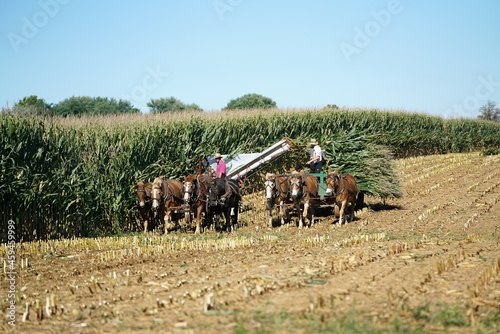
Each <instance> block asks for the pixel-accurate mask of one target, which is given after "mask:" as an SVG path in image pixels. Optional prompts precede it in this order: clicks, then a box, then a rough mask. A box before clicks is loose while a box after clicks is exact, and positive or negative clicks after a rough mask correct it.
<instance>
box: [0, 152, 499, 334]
mask: <svg viewBox="0 0 500 334" xmlns="http://www.w3.org/2000/svg"><path fill="white" fill-rule="evenodd" d="M397 166H398V172H399V175H400V181H401V184H402V186H403V190H404V196H403V198H401V199H397V200H387V201H386V202H385V203H383V202H382V201H381V200H380V199H377V198H370V197H368V198H365V202H366V203H367V204H369V206H368V208H365V209H363V210H362V211H358V212H357V218H356V220H355V221H353V222H350V223H348V224H345V225H342V226H337V225H334V224H332V222H333V221H332V220H333V219H332V217H320V221H318V222H317V223H316V224H315V225H314V226H313V227H312V228H309V229H303V230H298V229H297V228H296V227H295V226H291V225H292V224H290V226H285V227H281V228H273V229H270V228H267V227H266V226H265V225H266V223H265V221H266V213H265V212H264V211H263V210H264V199H263V195H262V194H256V196H252V197H249V198H245V201H246V202H253V204H255V207H256V209H255V210H253V211H247V212H244V213H242V214H241V217H240V219H241V221H243V222H245V223H246V224H247V225H246V226H245V227H243V228H241V229H239V230H238V231H237V232H236V233H233V234H224V235H220V236H216V235H214V234H210V233H209V234H208V236H206V235H205V236H202V237H200V238H197V237H194V236H192V235H189V234H182V233H178V234H176V235H174V236H173V237H171V238H173V239H172V240H177V243H176V245H177V246H175V247H180V248H179V249H177V248H176V250H175V251H165V250H163V248H162V247H163V246H162V244H161V241H158V240H161V238H160V237H157V236H153V237H151V242H150V243H151V245H150V246H144V247H142V248H141V247H135V248H134V245H133V244H132V245H129V247H128V248H129V249H130V251H129V253H126V252H125V251H120V250H119V249H115V250H114V252H112V251H111V250H109V249H106V247H104V246H103V250H101V251H99V250H95V249H89V250H88V251H79V252H77V251H75V250H73V249H71V248H67V249H66V250H64V249H62V248H58V249H54V253H53V254H52V253H47V252H45V251H42V253H43V254H39V255H34V254H29V255H23V254H19V256H18V257H19V258H28V260H29V264H30V266H29V267H28V268H24V269H20V270H19V272H20V274H19V277H18V278H17V282H16V284H17V286H18V288H19V289H21V288H23V289H22V290H23V291H22V292H21V295H23V294H24V297H25V298H24V299H22V300H21V303H22V305H23V306H22V307H21V306H19V305H18V308H17V315H16V328H15V329H16V330H17V331H18V332H29V333H35V332H40V333H78V332H82V333H114V332H123V333H135V332H139V331H144V332H157V333H160V332H162V333H234V332H239V333H245V332H271V333H290V332H294V333H312V332H315V333H317V332H321V331H324V332H332V331H334V330H335V329H344V331H347V330H348V329H349V328H353V326H358V327H354V328H355V329H356V328H357V329H359V330H361V331H362V330H363V328H364V329H366V330H369V329H372V330H373V329H379V328H381V329H384V328H385V329H386V330H387V329H390V330H392V331H395V330H396V329H398V328H399V329H401V330H402V331H404V328H407V329H410V331H411V330H412V329H413V330H416V329H421V330H424V331H425V332H439V331H442V330H448V331H452V332H464V333H465V332H467V333H468V332H476V330H477V328H480V329H483V330H484V332H486V333H488V332H492V333H493V332H496V331H500V327H498V326H500V325H499V324H498V322H499V319H500V315H499V309H500V303H499V301H500V269H499V265H500V245H499V242H500V219H499V218H500V203H499V202H500V187H499V186H500V156H493V157H483V156H482V155H480V154H478V153H471V154H450V155H442V156H428V157H420V158H415V159H405V160H399V161H398V162H397ZM205 240H212V242H214V244H213V246H211V247H210V249H209V250H207V249H200V248H202V246H201V244H202V242H203V241H205ZM198 243H200V246H196V245H198ZM179 244H180V245H181V246H179ZM217 245H225V246H220V247H219V246H217ZM184 246H185V247H184ZM172 247H174V246H172ZM183 248H184V249H183ZM195 248H198V250H195ZM205 248H206V247H205ZM215 248H222V249H217V250H216V249H215ZM20 252H21V253H22V252H23V251H22V250H20ZM56 255H63V256H64V257H55V256H56ZM68 256H69V257H68ZM127 271H128V273H129V275H127ZM1 290H2V291H6V290H7V285H6V282H5V281H2V283H1ZM51 294H53V295H54V296H55V299H56V303H57V310H56V311H55V313H56V314H55V315H52V316H51V317H47V316H45V317H44V319H43V320H37V317H36V310H35V306H32V307H31V309H30V314H29V319H28V320H27V321H26V322H22V321H21V319H22V316H23V311H24V308H25V306H24V305H25V304H26V302H33V301H34V300H36V299H39V300H40V301H41V303H42V305H43V307H44V311H45V299H46V297H49V296H50V295H51ZM7 305H8V304H7V300H6V298H5V297H3V298H2V308H3V309H5V307H6V306H7ZM61 306H63V307H64V311H62V310H61ZM491 321H494V323H493V325H491V323H490V322H491ZM495 322H496V325H495ZM398 324H399V327H398ZM486 324H489V325H486ZM349 326H350V327H349ZM495 326H497V327H495ZM10 330H11V327H10V326H9V325H8V324H7V320H5V321H3V323H2V324H1V325H0V331H10Z"/></svg>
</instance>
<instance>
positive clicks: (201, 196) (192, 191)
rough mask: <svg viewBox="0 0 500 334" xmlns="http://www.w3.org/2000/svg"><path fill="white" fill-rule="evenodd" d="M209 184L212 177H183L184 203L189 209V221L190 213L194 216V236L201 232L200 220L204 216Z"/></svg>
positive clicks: (203, 175) (202, 175)
mask: <svg viewBox="0 0 500 334" xmlns="http://www.w3.org/2000/svg"><path fill="white" fill-rule="evenodd" d="M210 182H212V177H211V176H210V175H205V174H201V175H198V176H196V175H189V176H186V177H184V203H185V204H187V205H188V206H189V208H190V210H189V213H188V215H189V218H188V219H189V221H190V219H191V212H193V213H194V214H195V219H196V230H195V232H194V233H195V234H199V233H200V232H201V218H202V216H203V215H204V214H206V208H207V205H206V202H207V195H208V184H209V183H210Z"/></svg>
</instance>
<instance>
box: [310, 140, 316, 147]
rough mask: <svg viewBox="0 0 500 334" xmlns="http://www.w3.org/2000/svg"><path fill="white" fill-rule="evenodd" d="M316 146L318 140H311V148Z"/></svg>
mask: <svg viewBox="0 0 500 334" xmlns="http://www.w3.org/2000/svg"><path fill="white" fill-rule="evenodd" d="M315 145H318V142H317V141H316V139H311V141H310V142H309V146H315Z"/></svg>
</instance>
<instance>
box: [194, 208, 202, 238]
mask: <svg viewBox="0 0 500 334" xmlns="http://www.w3.org/2000/svg"><path fill="white" fill-rule="evenodd" d="M202 208H203V206H198V207H197V208H196V230H195V231H194V234H200V233H201V226H200V225H201V211H202Z"/></svg>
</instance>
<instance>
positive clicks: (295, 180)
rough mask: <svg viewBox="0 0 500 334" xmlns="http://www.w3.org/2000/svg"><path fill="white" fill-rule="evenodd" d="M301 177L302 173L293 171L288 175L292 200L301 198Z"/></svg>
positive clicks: (302, 184) (302, 183) (302, 182)
mask: <svg viewBox="0 0 500 334" xmlns="http://www.w3.org/2000/svg"><path fill="white" fill-rule="evenodd" d="M302 176H303V173H299V172H297V171H293V172H292V174H291V175H290V177H289V178H288V182H289V184H290V192H291V194H292V198H300V197H302V194H303V186H304V181H303V179H302Z"/></svg>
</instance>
